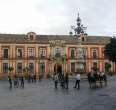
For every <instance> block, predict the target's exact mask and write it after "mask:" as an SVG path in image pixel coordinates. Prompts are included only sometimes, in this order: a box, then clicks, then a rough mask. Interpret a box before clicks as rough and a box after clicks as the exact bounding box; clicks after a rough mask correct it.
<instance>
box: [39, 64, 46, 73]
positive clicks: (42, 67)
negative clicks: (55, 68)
mask: <svg viewBox="0 0 116 110" xmlns="http://www.w3.org/2000/svg"><path fill="white" fill-rule="evenodd" d="M44 72H45V63H44V62H41V63H40V73H44Z"/></svg>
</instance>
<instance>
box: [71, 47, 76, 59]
mask: <svg viewBox="0 0 116 110" xmlns="http://www.w3.org/2000/svg"><path fill="white" fill-rule="evenodd" d="M71 58H75V50H74V49H71Z"/></svg>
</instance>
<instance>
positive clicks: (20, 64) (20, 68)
mask: <svg viewBox="0 0 116 110" xmlns="http://www.w3.org/2000/svg"><path fill="white" fill-rule="evenodd" d="M17 73H22V63H17Z"/></svg>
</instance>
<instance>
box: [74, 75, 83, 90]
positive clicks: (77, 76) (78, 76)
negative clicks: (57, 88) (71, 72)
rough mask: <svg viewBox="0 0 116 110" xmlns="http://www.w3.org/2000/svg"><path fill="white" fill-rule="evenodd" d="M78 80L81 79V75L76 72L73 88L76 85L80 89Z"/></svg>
mask: <svg viewBox="0 0 116 110" xmlns="http://www.w3.org/2000/svg"><path fill="white" fill-rule="evenodd" d="M80 80H81V76H80V74H79V73H77V75H76V82H75V86H74V88H76V87H77V85H78V89H80Z"/></svg>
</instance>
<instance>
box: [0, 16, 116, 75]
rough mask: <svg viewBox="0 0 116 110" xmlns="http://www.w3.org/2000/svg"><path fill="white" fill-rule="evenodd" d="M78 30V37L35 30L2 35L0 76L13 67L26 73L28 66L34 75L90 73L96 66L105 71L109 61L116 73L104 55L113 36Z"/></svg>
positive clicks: (112, 69) (18, 71) (0, 38)
mask: <svg viewBox="0 0 116 110" xmlns="http://www.w3.org/2000/svg"><path fill="white" fill-rule="evenodd" d="M79 19H80V18H79V17H78V19H77V21H79ZM78 25H80V24H78ZM76 29H77V28H75V33H76V32H77V34H75V35H74V36H73V35H37V34H36V33H35V32H29V33H27V34H25V35H23V34H22V35H21V34H0V76H6V75H7V73H8V72H9V69H8V68H9V67H13V68H14V69H13V71H12V73H16V74H23V73H24V70H25V68H28V72H29V73H30V74H37V75H38V74H43V75H47V74H53V73H55V72H63V73H66V72H68V73H69V74H70V73H74V72H78V71H80V70H83V72H90V71H91V69H92V68H93V67H97V68H98V69H99V71H105V64H106V63H110V64H111V68H110V71H112V72H114V71H115V65H114V64H113V63H112V62H111V61H109V60H108V59H107V58H106V57H105V55H104V47H105V45H106V44H108V43H109V42H110V39H111V37H108V36H88V35H87V34H83V33H81V34H80V33H78V31H77V30H76ZM78 34H79V36H78ZM76 35H77V36H76Z"/></svg>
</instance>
